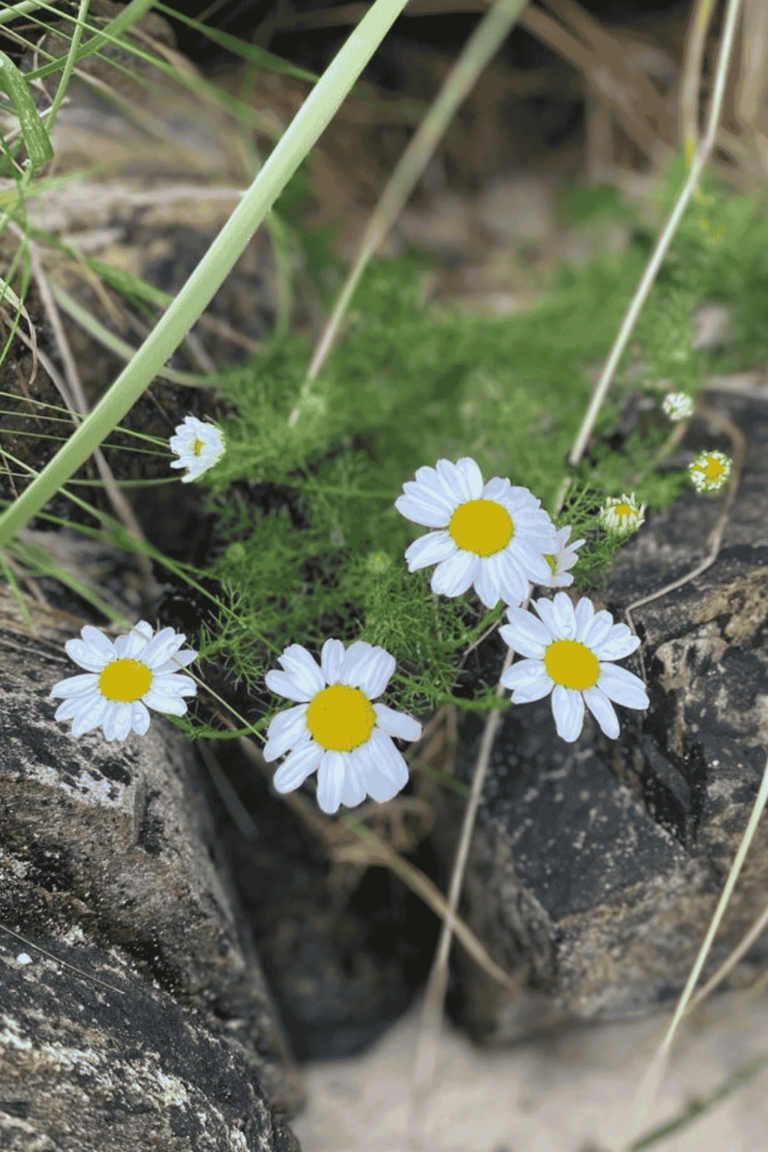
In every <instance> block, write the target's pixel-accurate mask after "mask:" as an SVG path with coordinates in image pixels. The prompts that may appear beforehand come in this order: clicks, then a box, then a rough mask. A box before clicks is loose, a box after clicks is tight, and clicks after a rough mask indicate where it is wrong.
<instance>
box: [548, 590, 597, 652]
mask: <svg viewBox="0 0 768 1152" xmlns="http://www.w3.org/2000/svg"><path fill="white" fill-rule="evenodd" d="M584 599H586V598H584ZM586 602H587V604H589V603H590V601H589V600H587V601H586ZM542 603H544V604H546V600H544V601H541V600H540V601H539V604H542ZM582 603H583V600H582ZM552 608H553V610H554V618H555V620H556V622H557V632H556V633H555V635H556V636H560V637H565V638H566V639H568V640H572V639H573V637H574V636H575V635H576V627H577V625H576V613H575V612H574V610H573V604H571V600H570V597H569V596H567V595H566V593H565V592H558V593H557V595H556V596H555V597H554V599H553V600H552Z"/></svg>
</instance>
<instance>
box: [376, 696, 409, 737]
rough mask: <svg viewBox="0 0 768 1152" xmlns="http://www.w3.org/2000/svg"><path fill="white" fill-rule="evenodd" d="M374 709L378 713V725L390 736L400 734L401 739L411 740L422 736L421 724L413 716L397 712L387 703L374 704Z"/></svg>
mask: <svg viewBox="0 0 768 1152" xmlns="http://www.w3.org/2000/svg"><path fill="white" fill-rule="evenodd" d="M373 710H374V712H375V713H376V723H377V725H378V727H379V728H381V730H382V732H386V734H387V735H388V736H399V737H400V739H401V740H410V741H411V742H413V741H414V740H418V739H419V737H420V736H421V724H419V722H418V720H414V719H413V717H412V716H408V715H406V714H405V713H404V712H395V711H394V709H392V708H387V706H386V704H374V705H373Z"/></svg>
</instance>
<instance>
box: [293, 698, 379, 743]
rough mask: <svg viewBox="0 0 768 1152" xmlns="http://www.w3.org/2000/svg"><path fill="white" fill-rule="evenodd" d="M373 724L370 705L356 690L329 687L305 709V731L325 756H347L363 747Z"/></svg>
mask: <svg viewBox="0 0 768 1152" xmlns="http://www.w3.org/2000/svg"><path fill="white" fill-rule="evenodd" d="M375 723H376V713H375V712H374V710H373V708H372V707H371V702H370V700H369V699H368V697H367V696H366V695H365V693H364V692H361V691H360V689H359V688H351V687H350V686H349V685H348V684H331V686H330V687H329V688H324V689H323V690H322V692H318V694H317V696H315V698H314V700H313V701H312V703H311V704H310V706H309V708H308V709H307V727H308V728H309V730H310V732H311V733H312V735H313V736H314V738H315V740H316V741H317V743H318V744H320V745H321V746H322V747H323V748H325V750H326V752H351V751H352V749H353V748H358V747H359V746H360V745H361V744H364V743H365V742H366V740H367V739H368V737H369V736H370V734H371V732H372V731H373V726H374V724H375Z"/></svg>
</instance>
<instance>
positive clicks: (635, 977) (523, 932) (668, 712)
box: [432, 395, 768, 1045]
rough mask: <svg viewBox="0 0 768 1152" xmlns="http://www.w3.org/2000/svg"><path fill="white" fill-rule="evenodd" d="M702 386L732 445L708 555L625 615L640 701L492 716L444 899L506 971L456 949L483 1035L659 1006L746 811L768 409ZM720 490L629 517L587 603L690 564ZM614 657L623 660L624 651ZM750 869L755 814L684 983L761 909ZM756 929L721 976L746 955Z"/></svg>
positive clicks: (467, 1003)
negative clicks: (609, 711)
mask: <svg viewBox="0 0 768 1152" xmlns="http://www.w3.org/2000/svg"><path fill="white" fill-rule="evenodd" d="M707 403H708V404H709V405H710V406H713V407H717V408H720V409H721V410H722V411H724V412H726V413H728V414H729V415H730V417H731V419H732V420H733V421H734V422H735V423H736V424H737V425H738V426H739V427H740V428H741V429H742V430H743V432H744V433H745V435H746V436H747V455H746V459H745V462H744V468H743V472H742V478H741V484H740V488H739V492H738V495H737V498H736V501H735V504H734V506H733V508H732V510H731V515H730V518H729V522H728V524H727V527H726V530H725V534H724V537H723V541H722V547H721V550H720V553H719V555H718V557H717V560H716V561H715V563H714V564H713V565H712V566H710V567H709V568H708V569H707V570H706V571H704V572H703V573H702V574H701V575H700V576H698V577H697V578H696V579H694V580H693V581H692V582H691V583H689V584H686V585H684V586H683V587H681V588H679V589H677V590H675V591H673V592H671V593H669V594H668V595H666V596H664V597H663V598H661V599H659V600H656V601H652V602H651V603H649V604H647V605H645V606H643V607H640V608H638V609H636V610H635V611H634V612H633V619H634V622H635V626H636V629H637V632H638V635H639V636H640V637H641V639H642V641H643V644H642V649H641V650H642V653H643V659H644V662H645V670H646V676H647V684H648V694H649V697H650V707H649V708H648V709H647V711H644V712H635V711H633V710H631V709H622V708H620V707H617V714H618V715H619V720H620V724H621V732H620V735H619V738H618V739H617V740H615V741H612V740H609V739H608V738H607V737H605V736H604V735H603V733H602V732H601V730H600V729H599V727H598V726H597V724H596V723H595V722H594V720H593V719H592V717H591V716H590V714H589V712H587V714H586V721H585V726H584V729H583V731H582V734H581V736H580V738H579V739H578V740H577V741H576V742H575V743H574V744H567V743H565V742H564V741H562V740H560V738H559V737H558V736H557V733H556V730H555V725H554V720H553V717H552V706H551V700H550V699H549V698H545V699H544V700H542V701H536V702H533V703H531V704H524V705H517V706H513V707H512V708H510V710H509V711H508V712H507V713H505V716H504V719H503V722H502V725H501V726H500V728H499V732H498V735H497V739H496V743H495V745H494V748H493V752H492V756H491V763H490V767H489V772H488V776H487V779H486V784H485V789H484V794H483V800H482V804H481V807H480V810H479V813H478V822H477V827H476V830H475V835H474V839H473V846H472V851H471V855H470V863H469V869H468V875H467V881H466V884H465V890H464V897H463V900H462V903H461V908H460V911H461V914H462V915H463V916H464V917H465V918H466V919H467V921H468V923H469V924H470V926H471V927H472V929H473V930H474V931H475V932H476V933H477V934H478V935H479V936H480V938H481V939H482V940H483V941H484V942H485V943H486V945H487V946H488V948H489V950H490V951H491V954H492V955H493V956H494V958H495V959H496V960H497V962H498V963H500V964H502V965H503V966H504V967H505V968H506V969H507V971H515V972H517V973H518V975H519V977H520V993H519V995H512V994H510V993H507V992H505V991H504V990H503V989H500V988H499V987H498V986H497V985H495V984H493V983H492V982H491V981H490V980H489V979H488V978H487V977H485V975H484V974H483V973H482V971H481V970H480V969H479V968H478V967H477V966H476V965H474V964H472V963H471V962H469V961H468V960H467V958H466V957H465V955H464V953H463V952H462V950H461V949H460V948H455V949H454V953H453V954H454V965H455V967H454V992H453V994H452V997H451V1004H452V1005H453V1010H454V1012H455V1015H456V1017H457V1019H458V1020H460V1021H461V1022H462V1023H464V1024H465V1025H466V1026H467V1027H468V1028H469V1030H470V1032H471V1034H472V1035H473V1037H474V1038H475V1039H476V1040H478V1041H480V1042H483V1043H486V1044H488V1045H504V1044H507V1043H510V1042H513V1041H515V1040H517V1039H520V1038H522V1037H523V1036H525V1035H527V1034H530V1033H531V1032H535V1031H538V1030H540V1029H542V1028H548V1027H555V1026H558V1025H561V1024H563V1023H564V1022H567V1021H576V1020H583V1019H605V1020H609V1019H618V1018H621V1017H626V1016H643V1015H648V1014H651V1013H654V1012H657V1011H663V1010H665V1009H666V1008H668V1007H669V1006H671V1004H672V1003H674V999H675V998H676V997H677V996H678V995H679V993H680V991H681V990H682V987H683V985H684V983H685V980H686V978H687V975H688V972H689V971H690V968H691V965H692V963H693V961H694V959H695V957H696V954H697V951H698V949H699V947H700V945H701V941H702V939H703V937H704V934H705V931H706V927H707V925H708V923H709V919H710V917H711V915H712V912H713V911H714V907H715V904H716V902H717V899H718V898H719V895H720V893H721V891H722V887H723V883H724V880H725V877H726V875H727V871H728V869H729V867H730V864H731V862H732V860H733V857H734V854H735V851H736V848H737V845H738V842H739V840H740V838H741V835H742V833H743V830H744V828H745V826H746V822H747V819H748V816H749V813H750V811H751V808H752V805H753V802H754V798H755V794H756V791H757V788H758V786H759V783H760V779H761V776H762V773H763V769H764V767H765V762H766V743H767V741H766V737H767V736H768V672H767V671H766V665H767V664H768V647H767V646H766V635H765V624H766V617H767V616H768V521H767V520H766V516H765V494H766V491H768V463H766V461H768V409H767V408H766V405H765V404H764V403H762V402H756V401H748V400H744V399H739V398H736V397H728V398H727V400H726V398H724V397H714V396H712V395H709V396H708V397H707ZM685 443H686V445H687V447H688V449H689V450H688V452H687V456H686V457H685V458H684V460H682V461H681V462H680V463H681V464H683V465H684V464H685V463H687V462H688V461H689V460H690V459H692V455H693V453H692V452H691V451H690V449H694V450H697V449H698V448H699V447H701V446H703V445H708V446H713V447H714V446H717V447H721V448H723V449H724V450H726V451H729V452H730V450H731V449H730V444H729V442H728V441H727V440H726V439H722V440H721V439H720V438H719V437H718V438H716V439H713V437H712V434H711V432H710V431H707V430H705V429H704V427H703V426H702V425H701V423H699V422H695V423H694V424H693V425H692V427H691V429H689V433H688V438H687V440H686V442H685ZM721 506H722V498H721V499H720V500H716V501H710V500H708V499H706V498H703V497H702V496H701V495H699V494H698V493H696V492H695V491H693V490H690V491H688V492H686V493H685V494H684V495H683V496H682V497H681V498H680V499H679V500H677V501H676V502H675V504H673V505H672V506H671V507H670V508H669V510H668V511H667V512H666V513H663V514H659V515H652V516H651V515H649V516H647V520H646V523H645V524H644V525H643V527H642V529H641V530H640V532H639V533H638V534H637V535H636V536H635V537H634V538H633V539H632V540H631V541H630V542H628V543H627V545H626V547H625V551H624V553H623V555H622V558H621V561H620V563H618V564H617V566H616V567H615V568H614V570H613V571H612V573H611V577H610V580H609V582H608V584H607V586H606V588H605V589H604V591H603V592H602V595H598V594H594V595H593V596H592V599H593V602H594V604H595V608H596V609H599V608H607V609H608V610H609V611H610V612H611V613H612V614H613V616H614V620H617V621H618V620H621V619H624V617H623V614H622V613H623V609H624V608H625V607H627V606H628V605H630V604H631V603H632V601H634V600H636V599H640V598H641V597H643V596H645V595H648V594H649V593H650V592H652V591H655V590H656V589H659V588H661V587H663V586H664V585H666V584H667V583H669V582H671V581H672V580H674V579H676V578H678V577H680V576H682V575H684V574H685V573H686V572H690V571H691V570H692V569H693V568H695V567H696V566H697V564H698V563H700V562H701V561H702V560H703V559H704V558H705V557H706V555H707V554H708V551H709V547H708V544H707V537H708V535H709V533H710V532H711V530H712V528H713V527H714V525H715V523H716V520H717V518H718V516H719V514H720V509H721ZM569 592H570V593H571V594H572V598H573V599H574V602H577V599H578V596H577V594H576V593H575V592H574V590H573V589H570V590H569ZM539 594H540V590H539V589H536V590H535V593H534V596H535V597H538V595H539ZM550 598H551V597H550ZM504 652H505V647H504V645H503V643H502V642H501V641H498V644H497V647H496V648H495V650H493V649H492V650H490V654H489V655H488V657H487V660H488V667H487V679H488V680H489V681H491V682H493V681H494V680H495V681H497V680H498V675H499V672H500V668H501V662H502V660H503V656H504ZM622 664H623V666H624V667H627V668H628V669H629V670H630V671H632V672H634V673H635V674H636V675H640V671H641V669H640V663H639V660H638V657H637V654H634V655H633V656H631V657H629V658H628V659H627V660H625V661H622ZM481 729H482V719H481V718H478V717H476V716H474V715H472V714H469V715H467V716H466V718H465V719H464V720H463V721H462V723H461V725H460V737H461V745H460V758H459V763H458V765H457V768H458V770H459V773H460V774H461V775H463V776H464V778H467V779H468V778H469V775H470V774H471V771H472V768H473V766H474V764H475V762H476V759H477V755H478V751H479V742H480V733H481ZM445 803H446V809H445V811H444V813H443V815H442V817H438V819H437V821H436V823H435V827H434V830H433V833H432V841H433V844H435V846H436V847H437V848H438V851H439V853H440V855H441V857H442V859H443V862H444V865H445V866H446V867H447V866H448V863H449V862H450V860H451V859H452V857H453V853H454V851H455V844H456V840H457V828H458V820H459V818H460V811H461V805H460V804H457V803H456V802H455V801H451V800H446V801H445ZM767 882H768V832H767V831H766V829H765V823H764V822H763V824H762V826H761V827H760V828H759V829H758V833H757V836H756V839H755V841H754V842H753V845H752V848H751V850H750V853H749V856H748V858H747V862H746V864H745V866H744V869H743V871H742V873H741V877H740V879H739V883H738V886H737V890H736V892H735V894H734V896H733V898H732V900H731V903H730V906H729V908H728V910H727V912H726V915H725V919H724V922H723V924H722V926H721V929H720V931H719V933H718V935H717V937H716V942H715V946H714V947H713V949H712V951H711V953H710V956H709V960H708V962H707V964H706V966H705V970H704V974H703V976H702V982H703V981H704V980H705V979H707V978H708V977H709V976H710V975H712V973H713V972H714V971H715V969H716V967H717V966H718V965H719V964H720V963H722V961H723V960H724V959H725V957H726V956H727V955H728V953H729V952H730V951H731V950H732V949H733V948H734V947H735V945H736V944H737V943H738V941H739V940H740V939H741V937H742V936H743V935H744V933H745V932H746V931H747V929H748V928H749V927H750V925H751V923H752V922H753V921H754V920H755V919H756V918H757V916H758V915H759V914H760V912H761V911H762V909H763V907H764V904H765V889H766V883H767ZM761 939H762V943H761V941H758V944H757V945H756V946H755V947H753V949H752V950H751V952H749V953H748V954H747V956H746V957H745V958H744V960H742V962H741V964H740V965H739V966H738V967H737V968H736V969H735V971H734V973H733V974H732V976H731V977H730V978H729V983H728V984H726V985H725V986H726V987H727V986H730V987H734V986H738V985H739V984H741V983H743V982H745V981H746V980H748V979H750V978H751V977H752V976H754V973H755V968H754V965H755V964H764V962H765V959H766V957H767V956H768V947H767V946H766V944H765V938H764V937H763V938H761ZM457 986H458V987H457Z"/></svg>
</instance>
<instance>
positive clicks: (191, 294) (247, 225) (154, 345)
mask: <svg viewBox="0 0 768 1152" xmlns="http://www.w3.org/2000/svg"><path fill="white" fill-rule="evenodd" d="M142 3H143V0H142ZM406 3H407V0H376V2H375V3H374V4H373V6H372V7H371V8H370V9H369V10H368V12H367V13H366V15H365V16H364V18H363V20H362V21H361V22H360V24H359V25H358V26H357V27H356V28H355V29H354V31H353V32H352V34H351V36H350V37H349V39H348V40H347V41H346V43H345V44H344V45H343V47H342V48H341V49H340V50H339V52H338V54H337V55H336V57H335V58H334V60H333V61H332V63H331V64H330V65H329V67H328V68H327V69H326V71H325V73H324V74H323V76H322V78H321V79H320V81H319V82H318V83H317V84H316V85H315V87H314V88H313V90H312V92H311V93H310V94H309V96H308V97H307V99H306V100H305V102H304V104H303V105H302V106H301V108H300V109H299V111H298V112H297V114H296V116H295V117H294V119H293V120H292V122H291V124H290V126H289V128H288V129H287V131H286V132H285V134H284V135H283V137H282V138H281V140H280V142H279V144H278V145H277V147H276V148H275V149H274V151H273V152H272V153H271V155H270V156H269V159H268V160H267V162H266V163H265V165H264V167H263V168H262V169H261V171H260V172H259V174H258V176H257V177H256V179H255V180H254V181H253V183H252V185H251V187H250V188H249V190H248V192H247V193H246V194H245V196H244V197H243V199H242V201H241V202H240V204H239V205H238V207H237V208H236V209H235V211H234V212H233V213H232V215H231V217H230V218H229V220H228V221H227V223H226V224H225V226H224V228H223V229H222V230H221V232H220V233H219V235H218V236H217V237H216V239H215V240H214V241H213V243H212V244H211V246H210V248H209V249H208V251H207V252H206V254H205V256H203V258H202V260H201V261H200V263H199V264H198V266H197V268H196V269H195V271H194V272H193V273H192V275H191V276H190V278H189V280H188V281H187V283H186V284H185V285H184V287H183V288H182V289H181V291H180V292H179V294H178V296H177V297H176V298H175V300H174V301H173V303H172V304H171V306H170V307H169V309H168V311H167V312H166V313H165V315H164V316H163V317H162V319H161V320H160V321H159V322H158V324H157V326H156V327H155V329H154V330H153V331H152V332H151V334H150V335H149V336H148V337H147V339H146V340H145V342H144V343H143V344H142V346H141V348H139V349H138V351H137V352H136V354H135V356H134V357H133V359H132V360H131V362H130V364H129V365H128V366H127V367H126V368H125V369H124V370H123V372H122V373H121V374H120V376H119V377H118V379H117V380H116V381H115V383H114V384H113V385H112V387H111V388H110V389H109V391H108V392H107V393H106V394H105V396H104V397H103V398H102V399H101V400H100V401H99V403H98V404H97V406H96V407H95V408H94V410H93V412H92V413H91V414H90V416H88V418H87V419H86V420H84V421H83V423H82V424H81V425H80V427H79V428H78V429H77V431H76V432H75V433H74V435H73V436H72V438H71V439H70V440H69V441H68V442H67V443H66V444H65V445H64V447H63V448H62V449H61V451H60V452H58V453H57V455H56V456H54V458H53V459H52V460H51V461H50V462H49V463H48V464H47V465H46V466H45V468H44V469H43V470H42V472H41V473H40V475H39V476H38V477H37V478H36V479H35V480H34V481H33V482H32V483H31V484H30V485H29V487H28V488H27V489H26V490H25V491H24V492H23V493H22V494H21V496H20V497H19V499H18V500H17V501H16V502H15V503H14V504H13V505H12V506H11V507H10V508H9V509H8V510H7V511H6V512H4V513H3V514H2V515H1V516H0V548H3V547H5V545H6V544H8V542H9V541H10V540H11V539H12V538H13V536H14V535H15V534H16V533H17V532H18V531H19V529H20V528H21V527H23V526H24V525H25V524H26V523H27V522H28V521H29V520H30V519H31V518H32V517H33V516H34V515H35V514H36V513H37V512H39V510H40V509H41V508H42V507H43V505H44V504H45V503H46V501H48V500H49V499H50V498H51V496H53V495H54V493H55V492H56V491H58V489H59V488H60V487H61V485H62V484H64V483H65V482H66V481H67V480H68V479H69V477H70V476H71V475H72V474H73V472H75V471H76V470H77V468H79V467H80V465H81V464H82V463H83V461H84V460H86V459H87V458H88V456H90V454H91V452H92V451H93V449H94V448H95V447H97V446H98V445H99V444H100V443H101V442H102V441H103V440H104V439H105V438H106V437H107V436H108V435H109V433H110V432H111V431H112V429H113V428H114V427H115V426H116V425H117V424H118V423H119V421H120V420H121V419H122V418H123V416H125V414H126V412H128V410H129V409H130V408H131V407H132V405H133V404H134V403H135V402H136V400H137V399H138V398H139V396H140V395H141V394H142V392H144V390H145V389H146V388H147V386H148V385H149V383H150V381H151V380H152V379H153V377H154V376H155V375H156V374H157V371H158V369H160V368H161V367H162V365H163V364H164V363H165V361H166V360H167V359H168V357H169V356H170V355H171V354H172V353H173V352H174V351H175V350H176V348H178V346H179V344H180V343H181V341H182V340H183V338H184V336H185V334H186V333H187V332H188V331H189V329H190V328H191V327H192V325H193V324H194V322H195V321H196V320H197V319H198V317H199V316H200V315H201V313H202V312H204V311H205V309H206V308H207V306H208V304H209V303H210V301H211V300H212V298H213V296H214V295H215V293H216V292H217V290H218V289H219V288H220V287H221V285H222V283H223V282H224V280H225V278H226V276H227V275H228V274H229V272H230V271H231V270H232V268H233V267H234V265H235V263H236V262H237V260H238V258H239V256H240V254H241V253H242V252H243V250H244V248H245V246H246V245H247V244H248V242H249V241H250V239H251V237H252V235H253V233H254V232H255V231H256V229H257V228H258V226H259V225H260V224H261V223H262V222H263V220H264V217H265V215H266V213H267V212H268V211H269V209H270V208H271V207H272V205H273V204H274V202H275V200H276V199H277V197H278V196H279V194H280V193H281V192H282V190H283V188H284V187H285V185H286V184H287V183H288V181H289V180H290V178H291V176H293V174H294V173H295V171H296V169H297V168H298V167H299V164H300V163H301V161H302V160H303V159H304V157H305V156H306V155H307V154H308V153H309V152H310V151H311V149H312V148H313V146H314V144H315V143H316V141H317V139H318V138H319V136H321V135H322V133H323V132H324V131H325V129H326V127H327V126H328V124H329V122H330V121H331V119H332V117H333V116H334V115H335V113H336V112H337V111H338V109H339V107H340V105H341V103H342V102H343V100H344V98H345V97H346V95H347V93H348V92H349V90H350V88H351V87H352V85H353V84H354V82H355V80H356V79H357V78H358V77H359V75H360V73H361V72H362V71H363V69H364V68H365V66H366V64H367V63H368V61H369V60H370V58H371V56H373V54H374V52H375V51H376V49H377V48H378V46H379V44H380V43H381V41H382V40H383V39H384V37H385V36H386V34H387V32H388V31H389V29H390V28H391V26H392V24H394V22H395V20H396V19H397V17H398V16H399V14H400V12H401V11H402V9H403V8H404V7H405V4H406ZM130 7H132V5H129V8H130ZM126 11H127V9H126ZM123 15H124V14H123ZM89 43H91V41H89Z"/></svg>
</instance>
